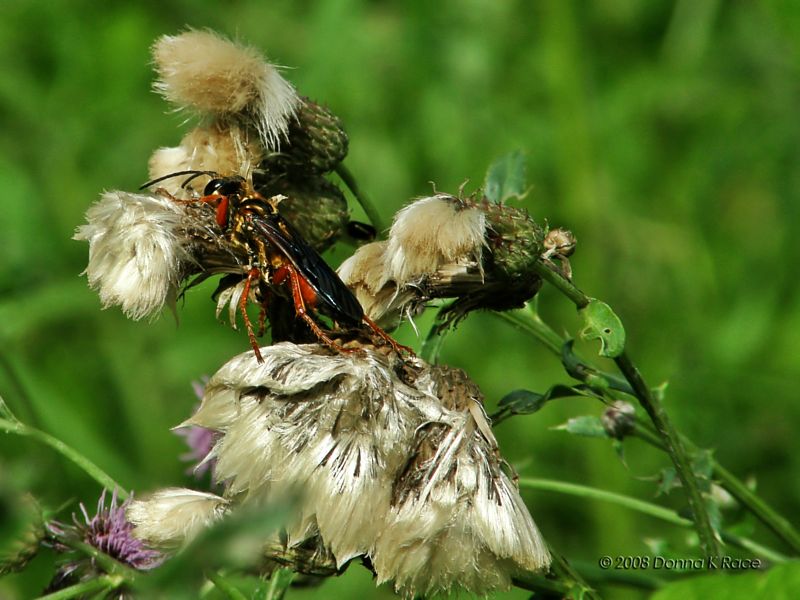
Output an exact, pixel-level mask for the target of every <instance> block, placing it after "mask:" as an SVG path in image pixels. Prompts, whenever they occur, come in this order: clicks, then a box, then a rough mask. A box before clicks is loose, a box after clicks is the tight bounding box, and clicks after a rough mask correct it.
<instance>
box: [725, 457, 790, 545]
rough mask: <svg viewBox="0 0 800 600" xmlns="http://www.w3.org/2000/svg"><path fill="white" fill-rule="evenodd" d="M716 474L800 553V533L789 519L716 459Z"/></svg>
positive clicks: (766, 523)
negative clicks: (799, 533)
mask: <svg viewBox="0 0 800 600" xmlns="http://www.w3.org/2000/svg"><path fill="white" fill-rule="evenodd" d="M714 475H716V477H717V478H718V479H719V481H720V483H721V484H722V486H723V487H724V488H725V489H726V490H728V492H730V494H731V495H732V496H733V497H734V498H736V500H738V501H739V503H740V504H742V505H743V506H746V507H747V508H748V509H749V510H750V511H751V512H752V513H753V514H754V515H755V516H756V517H757V518H758V519H759V520H760V521H761V522H762V523H764V525H766V526H767V527H769V528H770V529H771V530H772V531H773V532H775V534H776V535H777V536H778V537H779V538H781V539H782V540H783V541H785V542H786V543H787V544H789V546H791V548H792V550H794V551H795V552H796V553H798V554H800V535H798V533H797V530H796V529H795V528H794V527H793V526H792V524H791V523H789V521H787V520H786V519H785V518H784V517H782V516H781V515H779V514H778V513H777V512H775V510H774V509H773V508H772V507H770V506H769V505H768V504H767V503H766V502H764V501H763V500H762V499H761V498H759V497H758V496H756V495H755V494H754V493H753V492H752V491H750V489H748V487H747V486H746V485H745V484H744V483H743V482H742V481H740V480H739V479H737V478H736V477H735V476H734V475H733V474H732V473H731V472H730V471H728V470H727V469H725V468H724V467H723V466H722V465H720V464H718V463H717V462H716V461H714Z"/></svg>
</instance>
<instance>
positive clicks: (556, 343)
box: [492, 309, 564, 354]
mask: <svg viewBox="0 0 800 600" xmlns="http://www.w3.org/2000/svg"><path fill="white" fill-rule="evenodd" d="M492 314H494V315H496V316H498V317H500V318H501V319H503V320H504V321H506V322H508V323H511V324H512V325H513V326H514V327H516V328H517V329H520V330H522V331H524V332H526V333H529V334H531V335H532V336H533V337H535V338H536V339H537V340H539V341H540V342H541V343H542V344H544V345H545V346H546V347H547V348H548V349H550V350H551V351H552V352H553V353H554V354H561V348H562V346H563V345H564V340H563V339H562V338H561V336H560V335H558V334H557V333H556V332H555V331H553V330H552V329H551V328H550V327H549V326H548V325H547V323H545V322H544V321H542V319H541V317H539V315H538V314H537V313H534V312H533V311H531V310H526V309H520V310H508V311H503V312H495V313H492Z"/></svg>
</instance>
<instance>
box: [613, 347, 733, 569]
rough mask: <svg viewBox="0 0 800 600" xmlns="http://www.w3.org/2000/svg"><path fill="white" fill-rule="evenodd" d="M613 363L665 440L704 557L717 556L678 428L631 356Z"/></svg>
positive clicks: (701, 497)
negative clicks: (689, 509) (690, 512)
mask: <svg viewBox="0 0 800 600" xmlns="http://www.w3.org/2000/svg"><path fill="white" fill-rule="evenodd" d="M614 362H615V363H616V364H617V367H619V370H620V371H622V374H623V375H624V376H625V379H627V380H628V383H630V384H631V386H632V387H633V389H634V391H635V392H636V398H637V399H638V400H639V404H641V405H642V408H644V410H645V411H646V412H647V414H648V416H649V417H650V420H651V421H652V422H653V425H655V427H656V430H657V431H658V433H659V434H660V436H661V439H662V440H663V441H664V445H665V446H666V450H667V453H668V454H669V457H670V458H671V459H672V463H673V464H674V465H675V471H676V472H677V474H678V478H679V479H680V480H681V483H682V484H683V487H684V489H685V490H686V496H687V499H688V501H689V507H690V508H691V510H692V515H693V516H694V522H695V527H696V528H697V535H698V536H699V537H700V545H701V546H702V548H703V551H704V552H705V554H706V556H719V555H720V548H719V542H718V540H717V536H716V534H715V533H714V528H713V527H712V526H711V520H710V519H709V516H708V512H707V511H706V507H705V503H704V501H703V496H702V494H701V493H700V486H699V485H698V483H697V478H696V477H695V475H694V470H693V469H692V464H691V462H690V461H689V456H688V454H687V453H686V449H685V448H684V445H683V443H682V441H681V438H680V436H679V435H678V432H677V430H676V429H675V428H674V427H673V426H672V423H671V422H670V420H669V417H668V416H667V411H665V410H664V407H663V406H662V404H661V402H660V401H659V400H658V398H656V397H655V396H654V395H653V393H652V392H651V391H650V388H649V387H648V386H647V384H646V383H645V381H644V379H643V378H642V376H641V374H640V373H639V370H638V369H637V368H636V366H635V365H634V364H633V363H632V362H631V360H630V358H628V355H627V353H625V352H623V353H622V354H620V355H619V356H617V357H616V358H615V359H614Z"/></svg>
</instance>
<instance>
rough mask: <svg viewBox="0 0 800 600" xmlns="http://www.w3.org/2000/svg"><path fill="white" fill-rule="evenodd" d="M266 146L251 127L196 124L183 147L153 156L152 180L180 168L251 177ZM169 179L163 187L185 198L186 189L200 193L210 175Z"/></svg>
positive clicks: (219, 123)
mask: <svg viewBox="0 0 800 600" xmlns="http://www.w3.org/2000/svg"><path fill="white" fill-rule="evenodd" d="M263 155H264V148H263V146H261V143H260V141H259V140H258V136H256V135H255V134H251V132H250V130H249V129H248V128H247V127H243V126H240V125H238V124H237V123H235V122H231V121H217V122H214V123H212V124H210V125H201V126H199V127H195V128H194V129H192V130H191V131H190V132H189V133H187V134H186V135H185V136H184V137H183V139H182V140H181V143H180V145H179V146H175V147H165V148H159V149H158V150H156V151H155V152H153V155H152V156H151V157H150V161H149V163H148V171H149V174H150V178H151V179H158V178H160V177H164V176H166V175H170V174H172V173H177V172H180V171H214V172H216V173H222V174H225V175H234V174H237V175H241V176H243V177H247V176H249V174H250V172H251V170H252V169H253V168H254V167H255V166H256V165H257V164H258V163H259V162H260V161H261V160H262V158H263ZM185 180H186V178H182V177H175V178H171V179H165V180H163V181H162V182H160V183H159V186H161V187H163V188H164V189H166V190H167V191H168V192H169V193H171V194H172V195H174V196H178V197H183V196H184V195H185V194H186V190H187V189H188V190H189V191H193V192H194V193H200V192H202V191H203V188H204V187H205V185H206V183H208V181H209V177H208V176H202V177H197V178H195V179H193V180H191V181H190V182H189V183H188V184H187V185H186V187H184V182H185Z"/></svg>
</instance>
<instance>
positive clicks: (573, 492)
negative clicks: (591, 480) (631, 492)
mask: <svg viewBox="0 0 800 600" xmlns="http://www.w3.org/2000/svg"><path fill="white" fill-rule="evenodd" d="M519 485H520V487H523V488H528V489H532V490H543V491H550V492H558V493H561V494H568V495H570V496H577V497H579V498H588V499H591V500H600V501H602V502H610V503H612V504H616V505H617V506H622V507H624V508H628V509H630V510H635V511H637V512H640V513H642V514H645V515H648V516H651V517H655V518H656V519H661V520H662V521H666V522H668V523H672V524H673V525H679V526H681V527H694V522H693V521H692V520H690V519H686V518H684V517H682V516H680V515H679V514H678V513H677V512H675V511H674V510H671V509H669V508H664V507H663V506H659V505H658V504H653V503H652V502H645V501H643V500H639V499H638V498H632V497H630V496H624V495H622V494H617V493H614V492H608V491H606V490H599V489H597V488H593V487H589V486H585V485H580V484H577V483H567V482H565V481H557V480H554V479H538V478H529V477H523V478H521V479H520V480H519ZM722 538H723V539H724V540H725V541H726V542H729V543H731V544H733V545H735V546H737V547H739V548H742V549H744V550H748V551H749V552H752V553H753V554H754V555H756V556H761V557H762V558H766V559H768V560H770V561H772V562H776V563H780V562H786V561H787V560H788V559H787V557H786V556H784V555H782V554H781V553H779V552H776V551H775V550H772V549H771V548H767V547H765V546H762V545H761V544H758V543H756V542H754V541H752V540H750V539H748V538H744V537H740V536H737V535H734V534H731V533H726V532H723V533H722Z"/></svg>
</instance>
